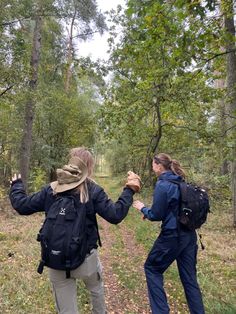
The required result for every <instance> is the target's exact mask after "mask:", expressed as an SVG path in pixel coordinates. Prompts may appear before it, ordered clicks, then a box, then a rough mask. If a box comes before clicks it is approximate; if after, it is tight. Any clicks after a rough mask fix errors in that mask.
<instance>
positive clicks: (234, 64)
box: [223, 0, 236, 227]
mask: <svg viewBox="0 0 236 314" xmlns="http://www.w3.org/2000/svg"><path fill="white" fill-rule="evenodd" d="M223 4H224V9H225V11H224V22H225V29H226V34H227V35H228V36H227V40H226V49H227V51H229V53H228V54H227V100H228V116H229V118H228V121H229V129H230V143H232V161H231V171H232V173H231V176H232V177H231V183H232V209H233V214H234V226H235V227H236V160H235V156H236V131H235V121H236V53H235V48H236V47H235V25H234V8H233V1H232V0H231V1H229V0H228V1H223Z"/></svg>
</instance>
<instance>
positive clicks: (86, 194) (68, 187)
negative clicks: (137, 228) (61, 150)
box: [10, 147, 140, 314]
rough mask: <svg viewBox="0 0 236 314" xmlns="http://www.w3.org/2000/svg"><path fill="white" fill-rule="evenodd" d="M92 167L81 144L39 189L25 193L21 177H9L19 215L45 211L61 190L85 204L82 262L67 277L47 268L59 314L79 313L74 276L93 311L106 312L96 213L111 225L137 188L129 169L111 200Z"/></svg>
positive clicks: (123, 212) (124, 211) (136, 179)
mask: <svg viewBox="0 0 236 314" xmlns="http://www.w3.org/2000/svg"><path fill="white" fill-rule="evenodd" d="M93 166H94V160H93V157H92V155H91V153H90V152H89V151H88V150H87V149H85V148H83V147H78V148H74V149H72V150H71V152H70V160H69V162H68V165H65V166H64V167H63V168H62V169H57V181H55V182H52V183H51V184H50V185H47V186H45V187H43V188H42V190H41V191H39V192H37V193H34V194H32V195H29V196H28V195H27V194H26V192H25V189H24V186H23V183H22V180H21V178H20V176H19V175H18V176H16V175H15V176H14V177H13V180H12V185H11V190H10V200H11V203H12V206H13V208H14V209H15V210H16V211H17V212H18V213H19V214H21V215H31V214H34V213H36V212H45V213H46V214H47V212H48V210H49V208H50V206H51V205H52V204H53V203H54V202H55V200H56V197H57V195H58V194H60V193H72V194H74V195H78V197H79V198H80V201H81V202H82V203H86V225H87V232H88V250H87V256H86V258H85V261H84V262H83V263H82V265H81V266H79V267H78V268H76V269H75V270H72V271H71V276H70V278H66V276H65V271H62V270H57V269H52V268H49V278H50V281H51V283H52V289H53V293H54V297H55V303H56V308H57V311H58V313H60V314H65V313H66V314H78V313H79V312H78V308H77V288H76V279H82V280H83V281H84V283H85V285H86V287H87V289H88V290H89V292H90V295H91V302H92V306H93V309H92V313H93V314H105V313H106V308H105V300H104V287H103V280H102V274H101V263H100V260H99V257H98V252H97V247H98V245H97V242H98V230H97V223H96V216H95V215H96V214H98V215H100V216H101V217H102V218H104V219H105V220H107V221H108V222H110V223H112V224H118V223H119V222H121V221H122V220H123V219H124V218H125V217H126V215H127V214H128V210H129V207H130V206H131V204H132V202H133V194H134V193H135V192H136V191H138V190H139V189H140V183H139V177H138V176H137V175H135V174H134V173H132V172H129V173H128V180H127V183H126V186H125V188H124V189H123V191H122V193H121V195H120V197H119V198H118V200H117V201H116V202H113V201H112V200H111V199H109V198H108V196H107V194H106V193H105V192H104V190H103V188H102V187H100V186H99V185H98V184H96V183H95V182H94V181H93V180H92V179H91V178H90V177H91V175H92V171H93ZM129 183H131V184H129ZM133 183H134V185H133Z"/></svg>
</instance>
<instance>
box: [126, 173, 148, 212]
mask: <svg viewBox="0 0 236 314" xmlns="http://www.w3.org/2000/svg"><path fill="white" fill-rule="evenodd" d="M125 185H126V186H127V187H129V188H130V189H132V190H133V191H134V192H136V193H137V192H140V190H141V178H140V176H138V175H137V174H136V173H134V172H133V171H129V172H128V177H127V182H126V184H125ZM133 207H134V208H136V209H137V210H139V211H140V210H141V209H142V208H143V207H145V205H144V204H143V203H142V202H140V201H138V200H136V201H134V202H133Z"/></svg>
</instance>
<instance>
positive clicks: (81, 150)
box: [69, 147, 94, 203]
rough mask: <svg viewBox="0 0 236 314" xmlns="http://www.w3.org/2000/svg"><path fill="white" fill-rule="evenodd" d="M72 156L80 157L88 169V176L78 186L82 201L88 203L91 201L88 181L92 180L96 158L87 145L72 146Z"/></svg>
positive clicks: (70, 155)
mask: <svg viewBox="0 0 236 314" xmlns="http://www.w3.org/2000/svg"><path fill="white" fill-rule="evenodd" d="M71 157H79V158H80V159H81V160H82V161H83V162H84V163H85V165H86V166H87V169H88V178H87V179H86V180H85V181H84V182H83V183H81V184H80V185H79V186H78V187H77V189H78V192H80V201H81V203H86V202H88V201H89V192H88V181H89V180H91V176H92V174H93V168H94V158H93V155H92V154H91V153H90V151H89V150H88V149H87V148H85V147H76V148H72V149H71V150H70V152H69V158H71Z"/></svg>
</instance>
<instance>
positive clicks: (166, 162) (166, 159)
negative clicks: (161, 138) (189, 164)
mask: <svg viewBox="0 0 236 314" xmlns="http://www.w3.org/2000/svg"><path fill="white" fill-rule="evenodd" d="M153 160H154V162H155V163H156V164H162V166H163V167H164V168H165V169H166V170H171V171H172V172H173V173H174V174H176V175H178V176H181V177H182V178H183V179H184V178H185V177H186V174H185V172H184V170H183V168H182V167H181V165H180V163H179V162H178V160H176V159H171V157H170V156H169V155H167V154H164V153H160V154H158V155H156V156H154V159H153Z"/></svg>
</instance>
